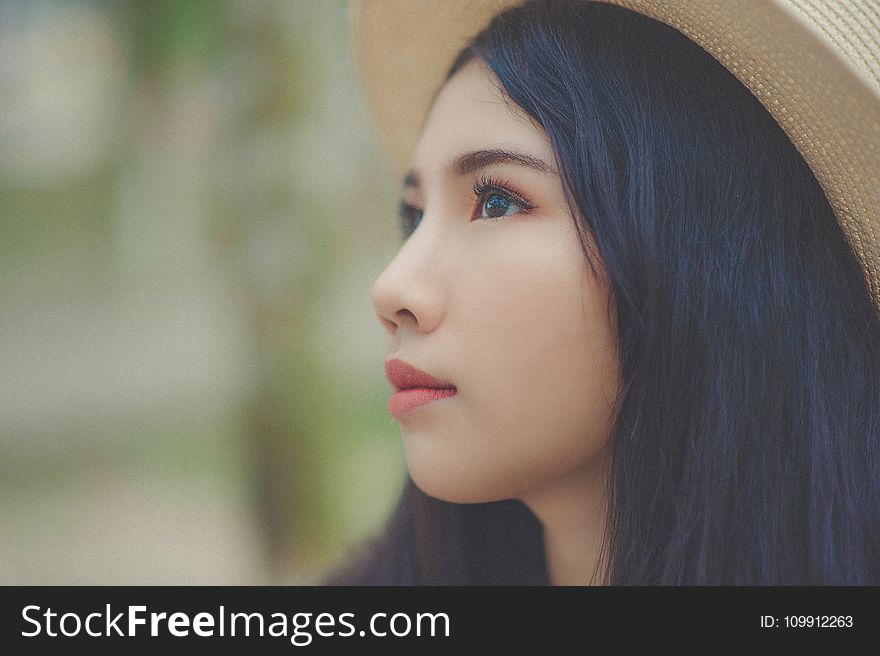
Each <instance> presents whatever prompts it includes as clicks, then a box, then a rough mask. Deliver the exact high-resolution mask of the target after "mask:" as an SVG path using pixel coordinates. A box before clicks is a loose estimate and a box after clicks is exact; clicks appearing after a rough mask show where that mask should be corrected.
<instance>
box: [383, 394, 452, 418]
mask: <svg viewBox="0 0 880 656" xmlns="http://www.w3.org/2000/svg"><path fill="white" fill-rule="evenodd" d="M456 391H457V390H455V389H452V388H437V387H410V388H408V389H404V390H400V391H399V392H395V393H394V394H392V395H391V398H390V399H389V400H388V411H389V412H390V413H391V414H392V415H394V418H395V419H401V418H403V417H404V416H405V415H406V414H408V413H409V412H410V410H412V409H413V408H417V407H419V406H423V405H427V404H428V403H433V402H434V401H439V400H440V399H446V398H449V397H450V396H454V395H455V392H456Z"/></svg>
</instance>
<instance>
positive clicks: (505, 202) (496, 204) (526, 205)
mask: <svg viewBox="0 0 880 656" xmlns="http://www.w3.org/2000/svg"><path fill="white" fill-rule="evenodd" d="M474 200H475V202H477V203H479V207H478V210H479V212H480V214H479V216H477V217H475V218H481V219H489V220H494V219H500V218H503V217H505V216H513V215H515V214H519V213H528V212H529V210H532V209H534V207H535V206H534V205H532V203H531V202H529V200H528V199H527V198H526V197H525V196H524V195H523V194H522V193H520V192H519V191H517V190H516V189H515V188H514V187H513V185H511V184H510V183H508V182H503V181H501V180H498V179H496V178H492V177H490V176H486V175H484V176H482V177H481V178H480V179H479V180H477V181H476V182H475V183H474ZM511 210H513V211H511Z"/></svg>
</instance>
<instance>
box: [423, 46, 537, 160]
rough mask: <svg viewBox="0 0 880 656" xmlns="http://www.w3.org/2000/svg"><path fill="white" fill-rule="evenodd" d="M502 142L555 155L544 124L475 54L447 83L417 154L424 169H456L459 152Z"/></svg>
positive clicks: (498, 145)
mask: <svg viewBox="0 0 880 656" xmlns="http://www.w3.org/2000/svg"><path fill="white" fill-rule="evenodd" d="M491 148H502V149H508V150H515V151H520V152H526V153H529V154H531V155H533V156H535V157H537V158H540V159H542V160H544V161H549V162H552V161H553V152H552V149H551V147H550V141H549V139H548V138H547V135H546V133H545V132H544V130H543V129H542V128H541V127H540V126H539V125H537V124H536V123H535V122H534V121H533V120H532V119H531V117H530V116H528V114H526V113H525V112H524V111H523V110H522V109H521V108H520V107H518V106H517V105H515V104H514V103H513V102H512V101H505V98H504V96H503V94H502V91H501V83H500V82H499V81H498V78H497V77H495V75H494V73H493V72H492V71H491V69H489V67H488V66H487V65H486V64H485V62H483V61H482V60H481V59H478V58H477V59H473V60H471V61H470V62H468V63H467V64H466V65H465V66H464V67H463V68H462V69H461V70H459V71H458V72H457V73H456V74H455V75H454V76H452V78H450V79H449V81H448V82H446V84H445V85H444V86H443V88H442V89H441V90H440V92H439V93H438V94H437V97H436V99H435V101H434V104H433V106H432V107H431V110H430V112H429V114H428V117H427V119H426V121H425V124H424V127H423V129H422V134H421V136H420V137H419V141H418V144H417V145H416V149H415V153H414V155H413V159H412V166H413V169H414V170H416V171H419V172H420V174H431V173H439V172H442V171H450V170H451V168H452V163H453V160H454V159H455V157H456V156H457V155H459V154H461V153H464V152H468V151H474V150H479V149H491Z"/></svg>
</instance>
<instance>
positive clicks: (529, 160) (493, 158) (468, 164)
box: [403, 148, 559, 189]
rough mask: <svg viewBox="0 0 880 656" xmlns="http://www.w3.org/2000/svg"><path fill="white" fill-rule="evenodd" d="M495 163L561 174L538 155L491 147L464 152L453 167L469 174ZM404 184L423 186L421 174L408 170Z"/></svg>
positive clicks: (456, 159)
mask: <svg viewBox="0 0 880 656" xmlns="http://www.w3.org/2000/svg"><path fill="white" fill-rule="evenodd" d="M493 164H518V165H519V166H525V167H527V168H530V169H534V170H535V171H538V172H539V173H543V174H545V175H559V173H558V172H557V171H556V169H555V168H554V167H552V166H550V164H548V163H547V162H545V161H544V160H542V159H540V158H538V157H534V156H532V155H526V154H525V153H518V152H516V151H514V150H505V149H503V148H489V149H487V150H474V151H472V152H469V153H464V154H463V155H459V156H458V157H456V158H455V161H454V162H453V163H452V167H451V168H452V170H453V171H454V172H455V173H457V174H458V175H467V174H468V173H473V172H474V171H479V170H480V169H484V168H486V167H488V166H492V165H493ZM403 186H404V188H412V189H418V188H419V187H420V186H421V184H420V181H419V174H418V173H417V172H416V171H415V170H410V171H408V172H407V174H406V175H405V176H404V178H403Z"/></svg>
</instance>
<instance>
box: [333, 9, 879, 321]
mask: <svg viewBox="0 0 880 656" xmlns="http://www.w3.org/2000/svg"><path fill="white" fill-rule="evenodd" d="M600 1H602V2H608V3H610V4H616V5H622V6H624V7H626V8H628V9H631V10H634V11H637V12H639V13H642V14H645V15H647V16H650V17H652V18H655V19H657V20H659V21H661V22H663V23H666V24H667V25H670V26H671V27H674V28H675V29H677V30H679V31H680V32H682V33H683V34H685V35H686V36H687V37H689V38H690V39H691V40H692V41H694V42H696V43H697V44H699V45H700V46H701V47H702V48H703V49H704V50H706V51H707V52H709V53H710V54H711V55H712V56H714V57H715V58H716V59H717V60H718V61H719V62H720V63H721V64H723V65H724V66H725V67H726V68H727V69H728V70H729V71H730V72H731V73H733V74H734V75H735V76H736V77H737V78H738V79H739V80H740V81H741V82H742V83H743V84H744V85H745V86H747V87H748V88H749V89H750V90H751V91H752V93H753V94H754V95H755V96H756V97H757V98H758V99H759V100H760V101H761V102H762V103H763V105H764V106H765V107H766V108H767V110H768V111H769V112H770V113H771V114H772V115H773V117H774V118H775V119H776V121H777V122H778V123H779V124H780V126H782V128H783V129H784V130H785V132H786V134H788V136H789V138H790V139H791V141H792V143H794V145H795V146H796V147H797V149H798V150H799V151H800V153H801V155H802V156H803V157H804V159H805V160H806V162H807V163H808V164H809V166H810V167H811V169H812V170H813V173H814V174H815V176H816V178H817V180H818V181H819V183H820V184H821V185H822V188H823V190H824V191H825V195H826V196H827V198H828V201H829V203H830V204H831V207H832V208H833V210H834V212H835V214H836V215H837V219H838V221H840V224H841V226H842V227H843V229H844V231H845V233H846V235H847V237H848V239H849V241H850V244H851V245H852V247H853V250H854V251H855V252H856V255H857V256H858V257H859V259H860V260H861V261H862V265H863V267H864V269H865V273H866V279H867V281H868V286H869V288H870V290H871V292H872V294H873V297H874V300H875V302H876V303H877V306H878V308H880V0H836V1H834V2H824V1H822V2H816V1H814V0H600ZM521 2H522V0H478V1H474V0H350V6H349V9H350V11H349V29H350V38H351V45H352V55H353V59H354V63H355V68H356V72H357V74H358V77H359V79H360V83H361V85H362V90H363V92H364V95H365V97H366V99H367V102H368V105H369V106H370V109H371V110H372V114H373V119H374V120H375V122H376V125H377V127H378V129H379V132H380V135H381V136H382V137H383V140H384V143H385V145H386V147H387V148H388V149H389V155H390V159H391V163H392V166H393V168H394V171H395V173H397V174H399V175H402V174H403V172H404V171H405V169H406V167H407V166H408V165H409V159H410V156H411V154H412V152H413V150H414V148H415V144H416V141H417V139H418V136H419V132H420V129H421V125H422V120H423V119H424V117H425V115H426V114H427V111H428V109H429V104H430V102H431V99H432V97H433V94H434V92H435V91H436V90H437V88H438V86H439V85H440V83H441V82H442V80H443V77H444V75H445V73H446V71H447V69H448V68H449V66H450V65H451V63H452V60H453V58H454V57H455V55H456V54H457V53H458V51H459V50H460V49H461V48H463V47H464V46H466V45H467V44H468V42H469V41H470V40H471V38H472V37H474V36H476V34H477V33H478V32H479V31H480V30H482V29H483V27H485V26H486V25H487V24H488V23H489V20H490V19H491V18H492V16H494V15H495V14H496V13H498V12H499V11H502V10H503V9H506V8H508V7H510V6H512V5H517V4H521Z"/></svg>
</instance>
